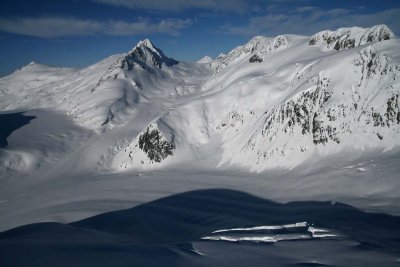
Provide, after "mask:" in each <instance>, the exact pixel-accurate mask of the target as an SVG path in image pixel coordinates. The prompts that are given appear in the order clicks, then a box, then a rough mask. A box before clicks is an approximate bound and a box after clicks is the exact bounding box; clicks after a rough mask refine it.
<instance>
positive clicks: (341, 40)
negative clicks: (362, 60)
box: [309, 25, 394, 51]
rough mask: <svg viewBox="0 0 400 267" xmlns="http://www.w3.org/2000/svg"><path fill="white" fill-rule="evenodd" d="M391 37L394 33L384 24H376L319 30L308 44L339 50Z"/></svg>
mask: <svg viewBox="0 0 400 267" xmlns="http://www.w3.org/2000/svg"><path fill="white" fill-rule="evenodd" d="M392 38H394V33H393V32H392V31H391V30H390V29H389V28H388V27H387V26H386V25H376V26H373V27H371V28H366V29H363V28H359V27H352V28H340V29H338V30H336V31H329V30H326V31H321V32H319V33H316V34H314V35H313V36H311V39H310V41H309V44H310V45H318V46H322V47H325V48H327V49H335V50H338V51H340V50H345V49H350V48H354V47H357V46H361V45H365V44H368V43H374V42H379V41H384V40H389V39H392Z"/></svg>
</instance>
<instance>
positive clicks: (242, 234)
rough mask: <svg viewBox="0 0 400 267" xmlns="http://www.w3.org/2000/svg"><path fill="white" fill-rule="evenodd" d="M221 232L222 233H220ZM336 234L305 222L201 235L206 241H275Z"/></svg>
mask: <svg viewBox="0 0 400 267" xmlns="http://www.w3.org/2000/svg"><path fill="white" fill-rule="evenodd" d="M220 233H223V234H220ZM337 237H338V235H337V234H335V233H332V231H331V230H329V229H326V228H317V227H314V226H311V225H309V224H308V223H307V222H297V223H293V224H284V225H263V226H254V227H240V228H239V227H238V228H230V229H221V230H216V231H213V232H212V233H211V235H209V236H205V237H202V238H201V239H202V240H207V241H226V242H255V243H275V242H279V241H289V240H309V239H317V238H318V239H321V238H323V239H330V238H337Z"/></svg>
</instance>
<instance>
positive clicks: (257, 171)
mask: <svg viewBox="0 0 400 267" xmlns="http://www.w3.org/2000/svg"><path fill="white" fill-rule="evenodd" d="M343 32H345V36H347V37H349V36H350V37H353V36H354V38H355V39H356V40H357V45H355V46H354V47H351V48H348V49H343V50H339V51H337V50H335V49H332V47H330V48H329V49H328V48H327V47H326V45H325V43H323V42H325V41H323V38H322V37H321V38H322V39H321V38H320V39H318V40H319V41H318V42H317V43H316V44H313V45H310V40H311V39H312V38H314V37H315V36H324V34H325V35H326V33H327V32H324V33H319V34H317V35H315V36H313V37H307V36H297V35H280V36H277V37H274V38H270V37H263V36H257V37H255V38H253V39H251V40H250V41H249V42H248V43H247V44H245V45H243V46H239V47H237V48H235V49H233V50H232V51H231V52H229V53H227V54H221V55H220V56H219V57H217V58H216V59H211V58H206V59H204V60H202V61H200V63H199V62H197V63H185V62H176V61H174V60H173V59H170V58H168V57H166V56H165V55H164V54H163V53H162V51H161V50H160V49H158V48H156V47H155V46H154V45H153V44H152V43H151V42H150V41H149V40H147V39H146V40H144V41H141V42H139V43H138V44H137V45H136V46H135V47H134V48H133V49H132V50H131V51H130V52H128V53H125V54H119V55H114V56H110V57H108V58H106V59H104V60H102V61H100V62H98V63H96V64H93V65H91V66H88V67H86V68H83V69H72V68H54V67H49V66H45V65H40V64H37V63H31V64H29V65H27V66H25V67H23V68H22V69H20V70H18V71H16V72H14V73H13V74H11V75H9V76H7V77H3V78H1V79H0V111H1V112H2V113H4V112H7V113H13V112H17V111H27V115H34V116H36V117H37V118H36V119H34V120H32V121H31V122H30V123H29V124H27V125H25V126H23V127H22V128H19V129H17V130H16V131H14V132H13V133H12V134H11V135H10V136H9V137H8V138H7V141H8V144H9V145H8V146H7V147H5V148H0V150H1V152H2V153H1V157H0V177H1V178H0V183H1V184H2V186H1V188H0V229H1V230H4V229H8V228H11V227H14V226H18V225H22V224H26V223H31V222H37V221H43V220H48V221H62V222H66V221H73V220H77V219H80V218H84V217H88V216H90V215H94V214H98V213H101V212H105V211H110V210H115V209H121V208H127V207H131V206H132V205H133V204H132V203H134V204H139V203H143V202H145V201H149V200H153V199H155V198H158V197H162V196H167V195H170V194H173V193H178V192H183V191H187V190H193V189H200V188H215V187H225V188H233V189H239V190H242V191H246V192H250V193H253V194H256V195H259V196H262V197H265V198H269V199H272V200H275V201H280V202H287V201H294V200H331V201H341V202H345V203H349V204H352V205H355V206H357V207H360V208H363V209H366V210H369V211H384V212H387V213H392V214H400V204H399V203H400V196H399V194H398V192H399V189H400V179H399V176H398V173H399V171H400V164H399V159H400V153H399V152H400V150H399V144H400V138H399V137H400V103H399V94H400V82H399V81H400V49H399V48H400V40H399V39H397V38H396V37H395V36H394V35H393V33H392V32H391V31H390V30H389V29H388V28H387V27H386V26H382V25H378V26H375V27H372V28H369V29H361V28H350V30H346V29H339V30H338V31H335V32H329V35H332V36H344V35H343V34H342V33H343ZM382 32H383V33H385V34H386V33H387V34H388V36H389V39H387V38H386V37H385V38H380V39H379V38H378V37H379V36H382V35H381V34H382ZM368 36H375V37H374V38H375V39H374V38H372V37H370V38H368ZM384 36H386V35H384ZM340 38H342V37H340ZM340 38H339V39H340ZM357 38H358V39H357ZM365 38H366V39H365ZM339 39H338V40H339ZM365 40H366V41H365ZM254 56H256V57H254ZM251 58H253V59H256V60H255V61H253V62H250V61H252V60H250V59H251ZM148 130H149V131H150V132H151V131H153V130H154V133H157V134H156V135H154V136H152V138H150V137H151V136H150V137H149V136H146V132H149V131H148ZM146 138H147V139H146ZM144 139H146V140H147V141H146V142H147V143H146V142H145V143H146V144H147V148H150V149H149V150H148V151H147V152H146V151H145V149H144V148H143V147H142V148H141V145H140V144H139V143H140V140H144ZM150 139H151V140H150ZM149 140H150V141H149ZM162 144H164V146H163V147H164V148H163V147H162ZM142 145H143V144H142ZM165 147H170V148H172V149H167V148H165ZM150 155H153V156H154V155H155V157H152V156H150Z"/></svg>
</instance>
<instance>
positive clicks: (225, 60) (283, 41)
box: [215, 35, 288, 73]
mask: <svg viewBox="0 0 400 267" xmlns="http://www.w3.org/2000/svg"><path fill="white" fill-rule="evenodd" d="M287 47H288V40H287V38H286V37H285V36H283V35H282V36H277V37H275V38H268V37H265V36H256V37H254V38H252V39H251V40H250V41H249V42H248V43H247V44H245V45H243V46H238V47H236V48H235V49H233V50H232V51H231V52H229V53H228V54H227V55H221V56H219V57H218V59H220V61H222V62H221V63H219V64H218V66H217V67H216V70H215V72H216V73H218V72H220V71H222V70H223V69H224V68H225V67H226V66H228V65H230V64H233V63H235V62H238V61H240V60H242V59H243V58H247V57H248V56H250V55H251V57H250V58H249V59H248V62H251V63H252V62H262V61H263V60H264V56H265V55H266V54H269V53H273V52H275V51H277V50H280V49H284V48H287Z"/></svg>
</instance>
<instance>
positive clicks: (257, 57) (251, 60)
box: [249, 54, 263, 63]
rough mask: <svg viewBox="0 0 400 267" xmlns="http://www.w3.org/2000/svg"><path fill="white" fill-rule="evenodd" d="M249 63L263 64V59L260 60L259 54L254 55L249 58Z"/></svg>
mask: <svg viewBox="0 0 400 267" xmlns="http://www.w3.org/2000/svg"><path fill="white" fill-rule="evenodd" d="M249 62H250V63H254V62H263V59H262V58H260V57H259V56H258V55H257V54H255V55H253V56H251V57H250V58H249Z"/></svg>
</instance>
